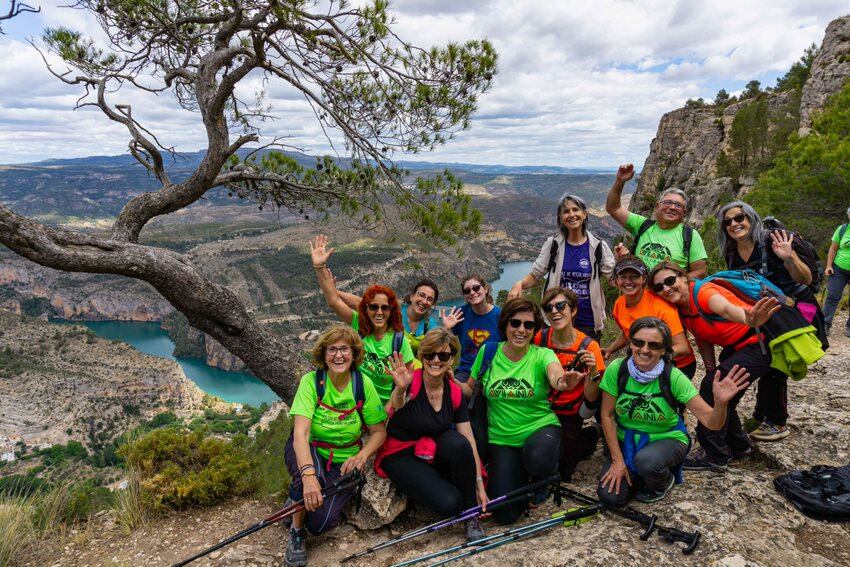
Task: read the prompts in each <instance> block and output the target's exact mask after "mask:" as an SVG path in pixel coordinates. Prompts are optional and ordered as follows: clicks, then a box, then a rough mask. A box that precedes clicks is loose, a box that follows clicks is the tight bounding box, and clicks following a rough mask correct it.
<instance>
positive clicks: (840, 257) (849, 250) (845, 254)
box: [832, 225, 850, 270]
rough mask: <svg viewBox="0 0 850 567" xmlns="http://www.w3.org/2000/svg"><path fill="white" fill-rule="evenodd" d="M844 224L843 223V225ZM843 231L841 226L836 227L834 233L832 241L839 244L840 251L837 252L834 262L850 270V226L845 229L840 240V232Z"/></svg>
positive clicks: (843, 268)
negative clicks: (839, 240)
mask: <svg viewBox="0 0 850 567" xmlns="http://www.w3.org/2000/svg"><path fill="white" fill-rule="evenodd" d="M842 226H843V225H842ZM840 232H841V227H840V226H839V227H838V228H836V229H835V234H833V235H832V241H833V242H836V243H837V244H838V252H836V253H835V260H833V261H832V263H833V264H835V265H836V266H838V267H839V268H841V269H842V270H850V228H848V229H847V230H846V231H844V238H842V239H841V242H838V234H839V233H840Z"/></svg>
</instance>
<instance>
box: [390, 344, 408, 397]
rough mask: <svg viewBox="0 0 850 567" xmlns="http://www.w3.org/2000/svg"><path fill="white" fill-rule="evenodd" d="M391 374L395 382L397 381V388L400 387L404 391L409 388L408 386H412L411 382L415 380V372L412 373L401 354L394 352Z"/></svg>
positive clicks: (391, 360)
mask: <svg viewBox="0 0 850 567" xmlns="http://www.w3.org/2000/svg"><path fill="white" fill-rule="evenodd" d="M390 362H391V366H390V370H389V373H390V376H392V377H393V382H394V383H395V387H396V388H400V389H401V390H402V391H403V390H407V387H408V386H410V383H411V382H412V381H413V374H411V373H410V369H409V368H408V367H407V365H406V364H405V363H404V359H403V358H402V357H401V354H399V353H397V352H394V353H393V354H392V357H391V359H390Z"/></svg>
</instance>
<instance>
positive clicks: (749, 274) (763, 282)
mask: <svg viewBox="0 0 850 567" xmlns="http://www.w3.org/2000/svg"><path fill="white" fill-rule="evenodd" d="M706 283H713V284H715V285H718V286H720V287H722V288H724V289H726V290H729V291H731V292H732V293H733V294H734V295H735V297H737V298H738V299H741V300H743V301H745V302H747V303H749V304H754V303H755V302H757V301H758V300H759V299H761V298H763V297H775V298H776V299H778V300H779V302H780V303H783V304H785V305H788V306H789V307H793V305H794V302H793V300H791V299H790V298H788V297H786V296H785V294H784V293H783V292H782V290H781V289H779V288H778V287H777V286H776V285H775V284H774V283H773V282H771V281H770V280H768V279H767V278H766V277H764V276H762V275H761V274H759V273H757V272H754V271H753V270H750V269H746V270H724V271H722V272H717V273H715V274H712V275H710V276H708V277H706V278H704V279H701V280H695V281H694V290H693V300H694V304H695V305H696V306H697V309H698V310H699V314H700V316H701V317H702V318H703V319H706V320H707V321H725V319H724V318H723V317H721V316H720V315H716V314H714V313H707V312H705V311H703V309H702V307H700V304H699V302H698V301H697V297H698V295H699V291H700V289H702V286H703V285H704V284H706Z"/></svg>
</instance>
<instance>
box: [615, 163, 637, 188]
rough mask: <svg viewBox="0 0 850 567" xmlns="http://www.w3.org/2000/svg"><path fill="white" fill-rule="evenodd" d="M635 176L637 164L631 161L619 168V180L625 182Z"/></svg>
mask: <svg viewBox="0 0 850 567" xmlns="http://www.w3.org/2000/svg"><path fill="white" fill-rule="evenodd" d="M634 176H635V166H634V165H633V164H631V163H625V164H623V165H621V166H620V167H619V169H617V181H622V182H623V183H625V182H626V181H629V180H630V179H631V178H632V177H634Z"/></svg>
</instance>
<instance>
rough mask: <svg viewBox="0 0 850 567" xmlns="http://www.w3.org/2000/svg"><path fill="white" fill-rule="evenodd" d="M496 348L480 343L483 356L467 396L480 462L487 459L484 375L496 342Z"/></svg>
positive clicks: (470, 421)
mask: <svg viewBox="0 0 850 567" xmlns="http://www.w3.org/2000/svg"><path fill="white" fill-rule="evenodd" d="M495 346H496V348H493V349H488V348H487V343H484V344H483V345H481V350H482V351H484V358H483V359H482V360H481V366H480V367H479V370H478V377H477V379H476V380H475V387H474V388H473V390H472V397H471V398H469V405H468V408H469V423H470V425H471V426H472V436H473V437H474V438H475V445H476V447H477V448H478V455H479V458H480V459H481V462H482V463H484V462H486V461H487V443H488V442H489V438H488V436H487V396H485V395H484V384H483V382H484V377H485V376H486V375H487V374H488V373H489V372H490V367H491V365H492V363H493V358H494V357H495V356H496V351H498V350H499V345H498V343H497V344H496V345H495Z"/></svg>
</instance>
